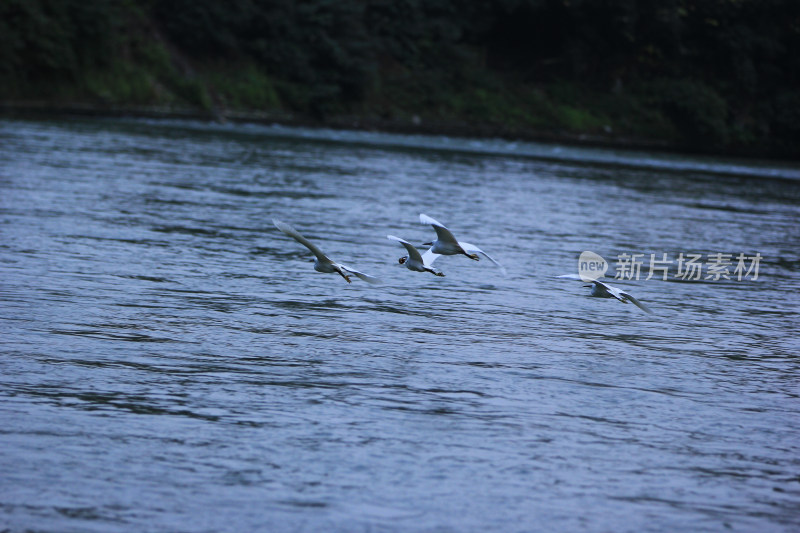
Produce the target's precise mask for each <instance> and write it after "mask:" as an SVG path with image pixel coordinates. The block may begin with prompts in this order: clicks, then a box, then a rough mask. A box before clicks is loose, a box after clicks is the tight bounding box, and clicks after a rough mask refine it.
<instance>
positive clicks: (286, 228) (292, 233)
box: [272, 219, 333, 263]
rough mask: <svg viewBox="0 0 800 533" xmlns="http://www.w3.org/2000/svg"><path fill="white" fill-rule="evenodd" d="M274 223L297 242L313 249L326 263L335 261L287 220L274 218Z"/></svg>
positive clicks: (318, 257)
mask: <svg viewBox="0 0 800 533" xmlns="http://www.w3.org/2000/svg"><path fill="white" fill-rule="evenodd" d="M272 223H273V224H275V227H276V228H278V229H279V230H281V231H282V232H284V233H285V234H286V235H288V236H289V237H291V238H293V239H294V240H296V241H297V242H299V243H300V244H302V245H303V246H305V247H306V248H308V249H309V250H311V253H313V254H314V255H315V256H317V259H319V260H320V261H322V262H324V263H333V261H331V260H330V259H329V258H328V256H326V255H325V254H324V253H322V250H320V249H319V248H317V247H316V246H314V245H313V244H311V242H310V241H309V240H308V239H306V238H305V237H303V236H302V235H300V232H298V231H297V230H296V229H294V228H293V227H292V226H290V225H289V224H286V223H285V222H281V221H280V220H275V219H273V220H272Z"/></svg>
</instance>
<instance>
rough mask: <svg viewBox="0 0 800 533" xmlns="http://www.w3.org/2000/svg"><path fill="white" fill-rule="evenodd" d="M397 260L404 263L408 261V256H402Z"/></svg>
mask: <svg viewBox="0 0 800 533" xmlns="http://www.w3.org/2000/svg"><path fill="white" fill-rule="evenodd" d="M397 262H398V263H400V264H401V265H402V264H403V263H405V262H406V258H405V257H401V258H400V259H398V260H397Z"/></svg>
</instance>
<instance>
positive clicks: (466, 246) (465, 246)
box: [458, 242, 506, 274]
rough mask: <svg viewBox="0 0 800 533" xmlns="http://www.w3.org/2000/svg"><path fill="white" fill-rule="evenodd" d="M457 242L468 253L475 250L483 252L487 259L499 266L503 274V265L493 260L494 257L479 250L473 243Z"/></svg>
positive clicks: (504, 270) (504, 271)
mask: <svg viewBox="0 0 800 533" xmlns="http://www.w3.org/2000/svg"><path fill="white" fill-rule="evenodd" d="M458 244H460V245H461V247H462V248H463V249H464V250H465V251H466V252H468V253H476V252H477V253H479V254H483V255H484V256H485V257H486V258H487V259H488V260H489V261H491V262H492V263H494V264H495V265H497V266H498V267H500V270H502V271H503V274H505V273H506V269H505V268H503V265H501V264H500V263H498V262H497V261H495V260H494V258H493V257H492V256H491V255H489V254H487V253H486V252H484V251H483V250H481V249H480V248H478V247H477V246H475V245H474V244H470V243H468V242H459V243H458Z"/></svg>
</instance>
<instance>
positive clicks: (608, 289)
mask: <svg viewBox="0 0 800 533" xmlns="http://www.w3.org/2000/svg"><path fill="white" fill-rule="evenodd" d="M556 277H557V278H563V279H574V280H577V281H583V282H586V280H584V279H583V278H581V276H579V275H577V274H564V275H562V276H556ZM590 283H591V284H590V285H584V287H591V288H592V292H591V294H590V296H594V297H595V298H616V299H617V300H619V301H620V302H622V303H624V304H626V303H628V302H631V303H632V304H633V305H635V306H636V307H638V308H639V309H641V310H642V311H644V312H645V313H650V314H652V313H653V312H652V311H651V310H650V308H649V307H647V306H646V305H644V304H643V303H642V302H640V301H639V300H637V299H636V298H634V297H633V296H632V295H631V294H630V293H627V292H625V291H623V290H622V289H620V288H619V287H614V286H613V285H609V284H608V283H603V282H602V281H599V280H592V281H591V282H590Z"/></svg>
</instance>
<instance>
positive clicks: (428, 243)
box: [422, 242, 433, 246]
mask: <svg viewBox="0 0 800 533" xmlns="http://www.w3.org/2000/svg"><path fill="white" fill-rule="evenodd" d="M422 246H433V243H432V242H423V243H422Z"/></svg>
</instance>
